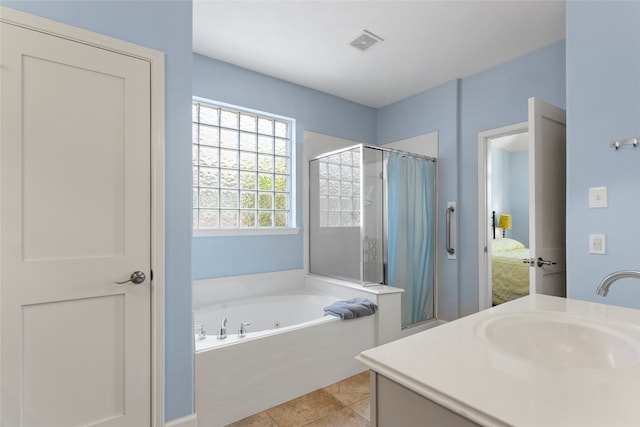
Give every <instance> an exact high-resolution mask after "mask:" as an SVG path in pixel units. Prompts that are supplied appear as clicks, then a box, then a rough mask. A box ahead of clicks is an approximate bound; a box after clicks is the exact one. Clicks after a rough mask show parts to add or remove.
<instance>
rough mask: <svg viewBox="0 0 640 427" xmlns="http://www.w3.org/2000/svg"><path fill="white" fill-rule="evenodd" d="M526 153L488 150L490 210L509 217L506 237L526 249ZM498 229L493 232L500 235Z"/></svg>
mask: <svg viewBox="0 0 640 427" xmlns="http://www.w3.org/2000/svg"><path fill="white" fill-rule="evenodd" d="M528 162H529V153H528V152H527V150H523V151H507V150H501V149H499V148H492V149H491V184H492V187H491V200H492V204H491V208H492V209H493V210H495V211H496V216H497V218H496V222H497V221H498V219H499V215H500V214H501V213H508V214H511V220H512V228H511V229H510V230H508V231H507V233H506V237H510V238H512V239H515V240H517V241H519V242H522V243H523V244H524V245H525V246H527V247H529V163H528ZM501 233H502V230H496V234H501Z"/></svg>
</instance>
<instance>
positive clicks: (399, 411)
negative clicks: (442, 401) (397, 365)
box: [371, 371, 479, 427]
mask: <svg viewBox="0 0 640 427" xmlns="http://www.w3.org/2000/svg"><path fill="white" fill-rule="evenodd" d="M371 390H372V393H371V425H372V426H377V427H398V426H403V427H431V426H433V427H441V426H447V427H476V426H478V425H479V424H476V423H474V422H472V421H470V420H468V419H466V418H464V417H463V416H461V415H458V414H456V413H455V412H453V411H450V410H449V409H447V408H445V407H444V406H441V405H438V404H437V403H435V402H433V401H432V400H429V399H427V398H426V397H423V396H420V395H419V394H418V393H416V392H413V391H411V390H409V389H407V388H405V387H403V386H401V385H400V384H398V383H396V382H394V381H392V380H390V379H388V378H386V377H384V376H382V375H379V374H377V373H375V372H374V371H371Z"/></svg>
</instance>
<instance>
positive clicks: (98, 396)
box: [0, 23, 151, 427]
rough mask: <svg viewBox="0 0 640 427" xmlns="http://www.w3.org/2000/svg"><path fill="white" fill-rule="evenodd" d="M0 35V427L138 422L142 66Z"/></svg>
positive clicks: (145, 239) (53, 40)
mask: <svg viewBox="0 0 640 427" xmlns="http://www.w3.org/2000/svg"><path fill="white" fill-rule="evenodd" d="M0 31H1V34H0V35H1V37H0V39H1V64H0V65H1V67H0V68H1V82H0V83H1V86H0V87H1V91H2V93H1V99H2V100H1V111H0V120H1V126H0V127H1V134H0V135H1V140H0V141H1V147H0V150H1V151H0V181H1V182H0V233H1V234H0V235H1V245H0V299H1V302H0V320H1V321H0V324H1V349H0V383H1V384H0V385H1V387H0V388H1V395H0V403H1V406H0V414H1V415H0V425H3V426H47V427H55V426H80V425H101V426H102V425H104V426H107V425H108V426H148V425H150V408H151V403H150V390H151V366H150V360H151V357H150V348H151V345H150V344H151V343H150V340H151V335H150V316H151V313H150V281H151V278H150V276H151V270H150V269H151V265H150V246H151V245H150V65H149V62H148V61H144V60H141V59H137V58H133V57H131V56H126V55H122V54H118V53H114V52H111V51H109V50H105V49H99V48H96V47H92V46H89V45H86V44H83V43H78V42H74V41H70V40H67V39H64V38H60V37H55V36H50V35H47V34H44V33H41V32H37V31H33V30H29V29H25V28H21V27H18V26H15V25H11V24H7V23H2V24H1V27H0ZM135 271H140V272H142V273H144V274H145V275H146V279H145V280H144V281H143V282H142V283H141V284H132V283H131V282H129V283H125V284H115V282H118V281H124V280H127V279H128V278H129V277H130V275H131V274H132V273H133V272H135Z"/></svg>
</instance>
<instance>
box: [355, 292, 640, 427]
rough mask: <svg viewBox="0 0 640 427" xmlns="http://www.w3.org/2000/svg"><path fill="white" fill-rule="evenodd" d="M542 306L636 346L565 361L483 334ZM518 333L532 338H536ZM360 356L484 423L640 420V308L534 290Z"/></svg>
mask: <svg viewBox="0 0 640 427" xmlns="http://www.w3.org/2000/svg"><path fill="white" fill-rule="evenodd" d="M534 312H535V315H538V314H540V313H541V314H542V315H548V316H563V318H569V319H576V322H580V321H581V319H588V320H589V321H590V322H592V323H593V322H595V324H596V325H599V324H602V325H603V328H606V329H607V330H614V332H615V331H622V332H621V334H620V336H621V337H623V338H625V339H626V340H627V341H630V342H631V344H632V346H635V348H634V350H633V351H632V352H630V353H629V352H628V354H627V356H628V357H626V356H625V357H626V360H625V363H622V364H619V366H617V367H606V368H594V367H564V366H557V365H554V364H545V363H539V362H536V361H532V360H530V359H529V358H527V357H519V356H516V355H514V354H510V353H508V352H505V351H504V350H502V349H500V348H499V346H497V345H495V343H494V342H491V341H490V340H487V339H486V338H482V336H483V332H482V331H483V325H487V324H489V322H492V321H493V320H495V319H502V318H509V316H518V315H520V314H521V313H524V314H525V315H531V314H533V313H534ZM485 329H486V328H485ZM511 329H513V330H516V331H517V330H518V329H517V328H511ZM578 332H579V331H578ZM572 333H575V331H574V332H572ZM616 333H617V332H616ZM612 336H613V338H614V340H617V339H618V338H617V337H616V336H615V335H612ZM518 339H520V340H521V341H525V342H526V341H527V340H528V339H529V337H528V336H521V337H518ZM587 341H593V340H589V339H587ZM587 344H588V345H587V346H586V348H589V345H592V344H593V345H596V346H599V345H601V344H600V343H598V342H596V343H593V342H588V343H587ZM536 345H537V344H536ZM605 345H606V344H605ZM636 350H638V352H637V354H636ZM560 351H566V352H569V353H570V352H571V351H575V349H573V348H566V349H562V348H561V349H560ZM569 356H570V354H569ZM607 356H608V354H607V353H606V352H605V353H604V358H605V359H606V358H607ZM356 359H357V360H359V361H360V362H362V363H364V364H365V365H367V366H368V367H369V368H370V369H372V370H373V371H375V372H377V373H379V374H380V375H383V376H385V377H387V378H389V379H391V380H393V381H395V382H396V383H398V384H400V385H402V386H404V387H406V388H408V389H409V390H412V391H414V392H416V393H418V394H419V395H422V396H424V397H426V398H428V399H430V400H432V401H434V402H436V403H438V404H440V405H442V406H445V407H447V408H448V409H450V410H452V411H454V412H456V413H458V414H460V415H462V416H464V417H466V418H468V419H470V420H472V421H474V422H476V423H478V424H481V425H486V426H504V425H517V426H536V427H538V426H545V427H552V426H580V427H584V426H599V427H600V426H616V427H623V426H640V310H633V309H628V308H622V307H616V306H611V305H605V304H596V303H590V302H585V301H579V300H572V299H565V298H559V297H551V296H546V295H533V296H526V297H523V298H520V299H517V300H514V301H510V302H508V303H505V304H501V305H499V306H496V307H494V308H491V309H488V310H484V311H481V312H479V313H475V314H473V315H470V316H467V317H463V318H461V319H458V320H456V321H453V322H449V323H447V324H444V325H442V326H438V327H435V328H433V329H429V330H427V331H424V332H420V333H417V334H415V335H411V336H409V337H407V338H403V339H400V340H397V341H394V342H391V343H388V344H385V345H382V346H379V347H375V348H372V349H370V350H367V351H364V352H363V353H361V354H360V355H359V356H357V357H356ZM612 359H615V357H614V355H612ZM612 363H613V364H616V363H617V362H616V361H612Z"/></svg>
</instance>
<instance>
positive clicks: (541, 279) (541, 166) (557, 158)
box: [529, 98, 566, 296]
mask: <svg viewBox="0 0 640 427" xmlns="http://www.w3.org/2000/svg"><path fill="white" fill-rule="evenodd" d="M565 116H566V114H565V111H564V110H563V109H561V108H558V107H555V106H553V105H550V104H547V103H545V102H543V101H541V100H539V99H536V98H530V99H529V207H530V208H529V209H530V211H529V244H530V254H531V260H532V262H531V267H530V274H529V277H530V280H529V290H530V293H531V294H534V293H538V294H546V295H556V296H566V233H565V225H566V217H565V204H566V201H565V200H566V185H565V182H566V120H565Z"/></svg>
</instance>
